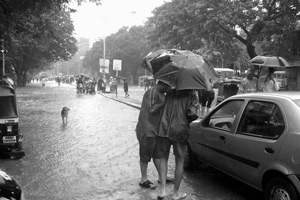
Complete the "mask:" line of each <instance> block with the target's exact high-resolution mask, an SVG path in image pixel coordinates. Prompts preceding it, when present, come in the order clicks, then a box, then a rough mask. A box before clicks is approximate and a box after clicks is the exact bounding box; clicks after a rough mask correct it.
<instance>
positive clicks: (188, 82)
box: [175, 67, 207, 90]
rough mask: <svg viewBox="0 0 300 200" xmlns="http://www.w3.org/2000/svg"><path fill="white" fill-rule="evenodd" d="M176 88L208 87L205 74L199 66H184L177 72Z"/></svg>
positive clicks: (196, 88)
mask: <svg viewBox="0 0 300 200" xmlns="http://www.w3.org/2000/svg"><path fill="white" fill-rule="evenodd" d="M176 79H177V80H176V83H175V88H176V89H177V90H187V89H195V90H198V89H206V88H207V85H206V82H205V79H204V77H203V75H202V74H201V73H200V71H199V70H198V69H197V67H183V68H181V69H180V70H178V72H177V73H176Z"/></svg>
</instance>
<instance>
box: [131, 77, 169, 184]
mask: <svg viewBox="0 0 300 200" xmlns="http://www.w3.org/2000/svg"><path fill="white" fill-rule="evenodd" d="M170 88H171V87H170V86H169V85H167V84H165V83H163V82H161V81H159V82H158V83H157V85H156V86H155V87H152V88H150V89H148V90H147V91H146V92H145V94H144V96H143V100H142V104H141V110H140V114H139V118H138V123H137V125H136V130H135V131H136V136H137V139H138V141H139V145H140V149H139V155H140V169H141V176H142V177H141V181H140V183H139V185H140V186H141V187H143V188H151V189H154V188H155V187H156V185H155V184H154V183H153V182H151V181H150V180H148V177H147V168H148V163H149V162H150V161H151V159H152V158H153V163H154V166H155V167H156V169H157V171H158V167H159V162H160V160H159V159H158V158H157V156H156V152H155V146H156V142H157V130H158V125H159V120H160V117H161V113H162V109H163V107H164V103H165V94H164V93H165V92H167V90H169V89H170ZM159 181H161V179H160V178H159Z"/></svg>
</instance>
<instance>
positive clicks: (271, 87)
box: [258, 67, 279, 92]
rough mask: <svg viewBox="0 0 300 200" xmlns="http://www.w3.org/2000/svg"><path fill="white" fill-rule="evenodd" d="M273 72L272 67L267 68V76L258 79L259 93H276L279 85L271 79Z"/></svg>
mask: <svg viewBox="0 0 300 200" xmlns="http://www.w3.org/2000/svg"><path fill="white" fill-rule="evenodd" d="M274 72H275V69H274V68H273V67H269V68H268V72H267V74H266V75H264V76H261V77H260V78H259V80H258V85H259V90H260V91H263V92H276V91H278V90H279V85H278V83H277V82H276V80H275V79H274V77H273V75H274Z"/></svg>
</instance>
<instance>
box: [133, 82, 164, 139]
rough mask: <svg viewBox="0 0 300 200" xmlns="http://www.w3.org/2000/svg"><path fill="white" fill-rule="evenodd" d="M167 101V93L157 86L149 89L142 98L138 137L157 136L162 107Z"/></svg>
mask: <svg viewBox="0 0 300 200" xmlns="http://www.w3.org/2000/svg"><path fill="white" fill-rule="evenodd" d="M164 102H165V94H164V93H161V92H159V91H158V90H157V88H156V87H153V88H151V89H148V90H147V91H146V92H145V94H144V96H143V100H142V104H141V110H140V114H139V118H138V123H137V125H136V129H135V131H136V135H137V138H138V139H139V138H141V137H142V136H144V135H146V137H156V136H157V130H158V125H159V120H160V116H161V112H162V110H163V109H162V108H163V106H164Z"/></svg>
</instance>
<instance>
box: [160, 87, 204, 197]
mask: <svg viewBox="0 0 300 200" xmlns="http://www.w3.org/2000/svg"><path fill="white" fill-rule="evenodd" d="M197 107H198V98H197V96H196V93H194V92H193V91H192V90H182V91H177V90H175V89H173V90H172V91H170V92H167V93H166V100H165V106H164V109H163V113H162V116H161V121H160V125H159V129H158V136H159V137H158V141H157V146H156V151H157V152H158V155H159V156H158V157H159V158H160V159H161V160H160V167H159V173H160V176H161V180H162V181H161V187H160V192H159V196H158V197H157V199H164V198H165V197H166V196H167V194H166V177H167V172H168V159H169V153H170V148H171V145H173V151H174V154H175V162H176V166H175V180H174V190H173V193H172V195H171V196H172V199H175V200H178V199H184V198H185V197H186V196H187V194H186V193H180V192H179V187H180V183H181V180H182V176H183V171H184V157H185V151H186V145H187V142H188V138H189V129H190V127H189V124H190V122H192V121H193V120H196V119H197V118H198V115H197V114H196V113H197Z"/></svg>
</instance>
